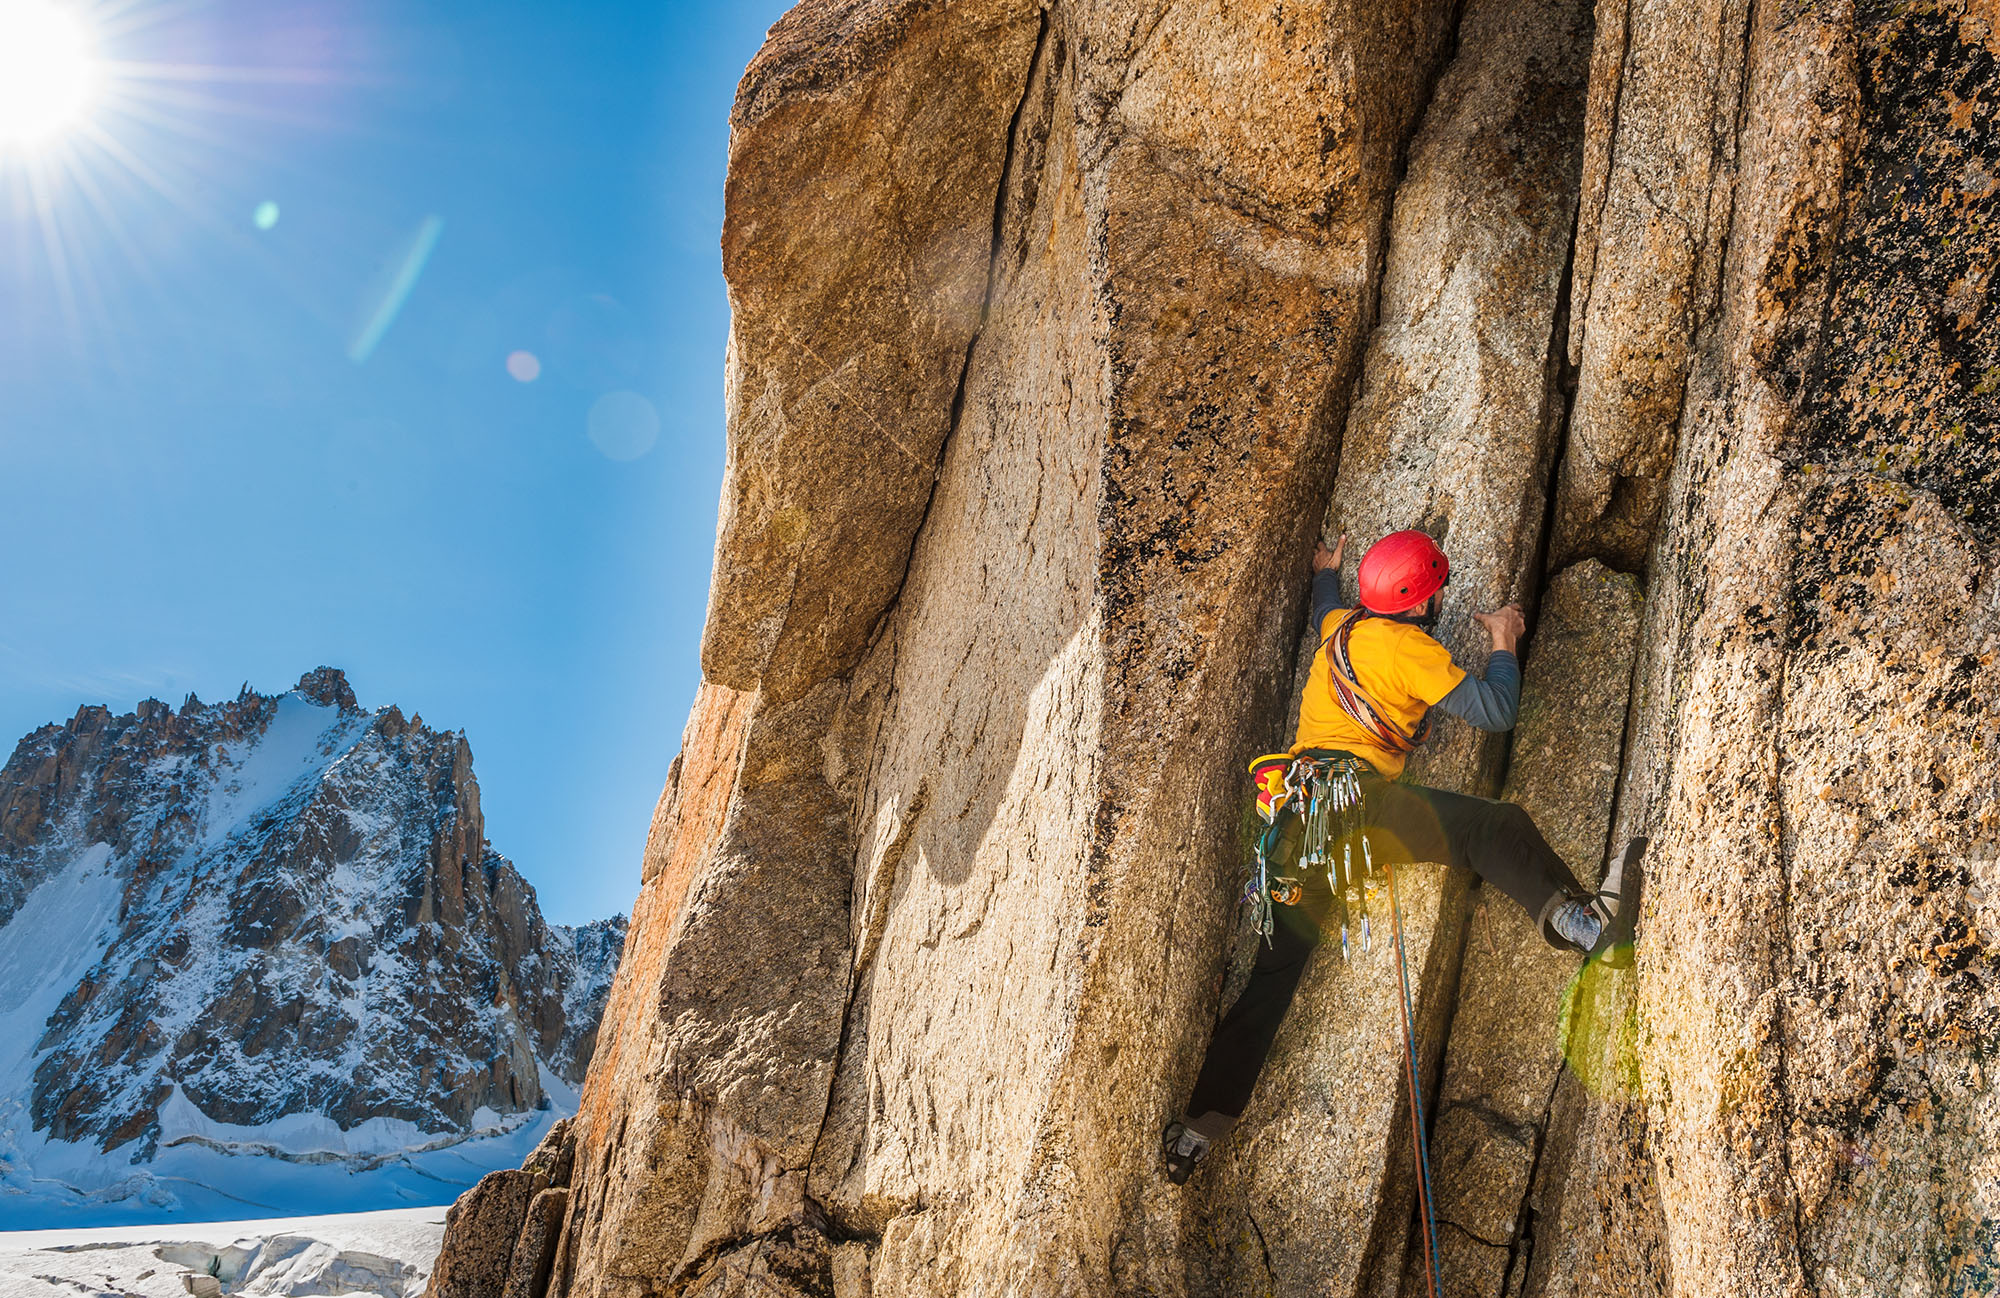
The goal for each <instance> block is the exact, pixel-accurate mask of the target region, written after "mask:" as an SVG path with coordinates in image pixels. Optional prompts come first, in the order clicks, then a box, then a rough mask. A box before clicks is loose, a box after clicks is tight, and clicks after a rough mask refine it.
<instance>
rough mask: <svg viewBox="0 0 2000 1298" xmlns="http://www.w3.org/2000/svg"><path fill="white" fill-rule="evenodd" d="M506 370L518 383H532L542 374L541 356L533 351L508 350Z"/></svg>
mask: <svg viewBox="0 0 2000 1298" xmlns="http://www.w3.org/2000/svg"><path fill="white" fill-rule="evenodd" d="M507 372H508V373H509V374H511V375H513V376H514V379H515V380H516V381H517V382H520V383H533V382H534V381H535V380H536V379H538V378H540V377H541V376H542V360H541V357H539V356H537V355H535V354H534V353H533V352H508V353H507Z"/></svg>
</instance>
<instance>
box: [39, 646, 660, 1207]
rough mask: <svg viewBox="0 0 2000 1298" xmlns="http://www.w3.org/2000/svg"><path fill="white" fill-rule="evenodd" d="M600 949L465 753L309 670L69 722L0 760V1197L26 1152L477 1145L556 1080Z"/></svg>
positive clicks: (575, 1067)
mask: <svg viewBox="0 0 2000 1298" xmlns="http://www.w3.org/2000/svg"><path fill="white" fill-rule="evenodd" d="M623 936H624V925H623V920H622V919H614V920H609V921H603V922H601V923H598V924H592V925H589V926H586V927H584V928H581V929H574V930H572V929H568V928H563V927H560V926H553V925H549V924H546V923H545V922H544V921H543V919H542V916H541V912H540V909H539V907H538V906H537V904H536V900H535V894H534V890H533V889H532V888H530V887H529V886H528V885H527V883H526V882H524V881H523V880H522V879H521V877H520V876H519V874H517V873H516V872H515V870H514V867H513V866H512V865H511V864H510V863H509V862H508V861H507V859H506V858H505V857H503V856H501V855H500V854H499V853H497V852H495V851H494V850H493V849H492V847H491V846H490V845H489V844H488V843H487V841H486V837H485V829H484V822H483V820H482V818H481V814H480V806H479V786H478V782H477V781H476V779H475V778H474V776H473V771H472V750H471V748H470V747H469V746H468V744H467V743H466V740H465V736H464V735H463V734H462V733H455V732H437V731H433V730H431V729H430V728H428V727H426V726H425V725H424V724H423V723H422V720H421V719H420V718H405V717H404V716H403V714H402V712H401V711H400V710H398V709H397V708H394V707H389V708H383V709H380V710H377V711H373V712H370V711H366V710H364V709H362V708H361V707H360V706H359V705H358V704H357V702H356V699H355V696H354V693H353V691H352V690H351V689H350V688H349V686H348V684H347V681H346V679H345V677H343V676H342V675H341V673H339V672H338V671H335V670H333V669H330V668H320V669H318V670H316V671H313V672H310V673H308V674H307V675H306V676H305V677H304V678H303V679H302V680H301V681H300V682H299V684H298V686H297V688H296V689H294V690H292V691H291V692H289V693H286V694H283V695H278V696H275V697H271V696H265V695H261V694H258V693H255V692H254V691H251V690H250V689H249V688H248V687H247V686H246V687H245V689H244V691H243V692H242V693H241V694H240V695H238V696H237V697H236V698H235V699H232V700H230V701H228V702H226V703H221V704H205V703H203V702H201V701H200V700H199V699H196V698H193V697H192V696H190V697H189V699H188V700H187V701H186V702H185V703H184V704H183V705H182V706H181V707H180V708H179V709H178V710H176V709H174V708H172V707H170V706H168V705H166V704H164V703H161V702H159V701H157V700H147V701H146V702H143V703H141V704H140V705H139V707H138V709H137V710H136V711H135V712H132V713H129V714H126V715H123V716H118V715H114V714H113V713H112V712H111V711H110V710H109V709H106V708H103V707H85V708H82V709H80V710H79V711H78V712H77V714H76V716H75V717H74V718H72V719H71V720H70V721H69V722H68V723H66V724H64V725H60V726H55V725H51V726H45V727H43V728H42V729H40V730H37V731H35V732H34V733H32V734H30V735H28V736H27V737H26V738H24V739H23V740H22V741H21V742H20V744H19V745H18V746H17V747H16V748H15V750H14V753H13V756H12V758H11V759H10V760H9V761H8V762H7V764H6V766H5V767H4V768H0V966H4V979H5V983H6V988H7V991H8V994H9V996H10V998H15V1004H13V1005H10V1006H9V1007H8V1010H7V1014H8V1021H9V1024H10V1028H13V1029H18V1030H19V1032H20V1034H21V1035H19V1036H16V1037H12V1038H11V1044H10V1050H12V1051H13V1052H14V1054H15V1056H16V1058H13V1059H9V1060H8V1061H6V1064H5V1067H4V1070H0V1071H4V1074H5V1079H6V1080H7V1082H8V1083H9V1086H8V1087H7V1090H8V1092H9V1093H8V1094H7V1095H6V1097H5V1099H6V1102H7V1104H8V1106H9V1110H10V1112H9V1118H10V1121H9V1122H8V1124H7V1125H8V1128H9V1140H10V1144H11V1146H12V1147H11V1148H10V1149H9V1150H7V1151H6V1152H8V1153H9V1154H10V1155H11V1157H10V1158H9V1159H8V1162H9V1163H10V1164H11V1165H12V1166H10V1168H9V1176H8V1180H9V1182H10V1183H11V1182H14V1181H21V1180H24V1179H25V1178H26V1177H27V1176H28V1175H29V1170H30V1168H31V1167H32V1165H33V1163H34V1162H35V1161H36V1160H35V1157H34V1155H33V1154H32V1152H31V1151H29V1150H28V1149H27V1148H26V1146H27V1145H28V1144H31V1143H33V1141H54V1142H71V1143H78V1144H83V1145H87V1146H90V1147H96V1148H102V1149H103V1150H105V1151H107V1152H111V1151H116V1152H117V1153H119V1154H120V1155H122V1156H126V1157H129V1158H130V1159H131V1160H132V1161H134V1162H143V1161H144V1160H147V1159H149V1158H151V1157H152V1156H153V1155H154V1154H155V1153H156V1152H157V1151H158V1150H159V1149H160V1148H161V1146H162V1145H163V1144H167V1145H171V1144H174V1143H177V1142H188V1141H193V1142H197V1143H204V1144H208V1145H210V1146H213V1147H216V1148H221V1149H229V1150H233V1151H236V1152H243V1153H266V1154H277V1155H279V1156H285V1157H299V1156H302V1155H301V1153H300V1152H299V1150H297V1149H295V1148H294V1146H296V1145H298V1144H299V1142H300V1140H301V1139H304V1143H305V1145H306V1146H308V1147H309V1148H308V1149H307V1150H306V1152H305V1154H304V1155H303V1156H305V1157H308V1159H309V1160H310V1159H311V1158H316V1157H326V1156H331V1155H328V1154H326V1153H324V1151H323V1147H324V1146H326V1145H327V1144H328V1142H327V1141H326V1140H323V1139H317V1138H308V1137H311V1135H312V1133H310V1132H308V1131H306V1129H305V1127H304V1126H301V1123H305V1124H306V1125H308V1126H309V1125H310V1124H311V1123H312V1122H318V1123H330V1124H331V1126H332V1127H333V1128H334V1129H336V1132H339V1131H347V1132H350V1133H352V1132H354V1131H355V1130H356V1129H360V1130H363V1131H373V1132H374V1133H375V1135H374V1136H373V1137H370V1138H369V1139H366V1140H360V1139H359V1137H354V1138H353V1139H350V1140H347V1141H345V1142H343V1141H342V1140H339V1139H335V1140H333V1141H332V1145H333V1147H334V1148H336V1149H338V1148H340V1147H341V1146H342V1145H343V1144H344V1143H345V1144H355V1141H356V1140H359V1144H358V1145H355V1148H356V1149H357V1150H358V1152H360V1153H364V1154H377V1155H388V1154H393V1153H394V1152H396V1150H398V1149H402V1148H407V1147H413V1146H423V1145H427V1144H436V1143H438V1142H440V1141H449V1140H452V1139H456V1138H462V1137H463V1136H465V1135H467V1134H471V1133H473V1132H475V1131H481V1130H492V1129H495V1128H504V1127H505V1126H507V1125H508V1124H509V1123H510V1122H514V1121H519V1120H520V1118H521V1116H522V1115H525V1114H528V1113H530V1112H532V1111H534V1110H535V1109H537V1108H538V1107H539V1106H541V1105H542V1104H543V1102H544V1092H545V1080H546V1079H551V1078H553V1079H561V1080H563V1081H566V1082H568V1083H572V1084H573V1083H575V1082H578V1081H580V1080H581V1079H582V1076H583V1072H584V1069H585V1066H586V1065H587V1063H588V1061H589V1058H590V1054H591V1050H592V1048H593V1045H594V1042H595V1037H596V1031H597V1020H598V1015H599V1014H600V1013H601V1009H602V1004H603V999H604V996H605V994H606V991H607V988H608V984H609V982H610V979H611V976H612V973H613V971H614V970H615V969H616V966H617V962H618V957H619V952H620V949H621V947H622V943H623ZM23 1014H26V1015H27V1017H28V1018H32V1019H34V1020H35V1021H33V1022H27V1021H25V1020H24V1021H23V1022H21V1023H14V1022H13V1019H14V1018H17V1017H21V1016H22V1015H23ZM43 1015H45V1017H43ZM377 1129H379V1130H377ZM31 1137H32V1139H31ZM363 1146H365V1148H363ZM377 1146H379V1148H377Z"/></svg>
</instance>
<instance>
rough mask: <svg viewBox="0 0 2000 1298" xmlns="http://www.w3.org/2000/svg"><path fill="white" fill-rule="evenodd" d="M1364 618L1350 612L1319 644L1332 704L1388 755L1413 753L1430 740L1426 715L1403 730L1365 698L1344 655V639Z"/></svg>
mask: <svg viewBox="0 0 2000 1298" xmlns="http://www.w3.org/2000/svg"><path fill="white" fill-rule="evenodd" d="M1367 616H1368V610H1367V609H1365V608H1357V609H1355V610H1353V611H1352V612H1350V613H1349V614H1348V615H1347V616H1346V617H1344V618H1342V619H1340V623H1339V625H1337V626H1335V627H1334V628H1333V630H1332V631H1331V632H1330V633H1329V634H1328V635H1327V637H1326V639H1324V640H1322V641H1320V645H1319V647H1320V648H1321V649H1323V650H1325V651H1326V668H1327V671H1326V678H1327V683H1328V684H1329V685H1330V686H1331V687H1332V689H1333V701H1334V702H1336V703H1338V704H1339V705H1340V710H1341V711H1342V712H1345V713H1346V714H1347V715H1348V716H1349V717H1350V718H1352V719H1353V721H1354V724H1355V725H1357V726H1360V727H1361V728H1362V729H1363V730H1365V731H1367V732H1368V733H1369V734H1371V735H1373V736H1374V737H1375V738H1376V739H1377V740H1378V741H1379V742H1380V743H1381V745H1382V746H1383V747H1384V748H1386V749H1388V750H1389V751H1390V752H1392V753H1408V752H1414V751H1416V747H1417V745H1419V744H1421V743H1423V742H1424V740H1426V739H1428V738H1430V734H1431V719H1430V717H1429V716H1428V715H1426V716H1425V717H1424V719H1423V720H1422V721H1419V722H1418V723H1417V728H1416V729H1415V730H1404V729H1403V728H1402V727H1401V726H1399V725H1397V724H1396V723H1395V722H1394V721H1392V720H1390V719H1389V718H1388V716H1386V715H1385V714H1384V713H1383V711H1382V709H1380V708H1378V707H1376V706H1375V700H1373V699H1371V698H1369V697H1368V693H1367V691H1366V690H1363V689H1362V688H1361V682H1360V680H1358V679H1357V678H1356V677H1355V675H1354V660H1353V658H1352V657H1351V656H1350V655H1349V653H1348V640H1349V639H1350V638H1352V636H1353V635H1354V628H1355V627H1356V626H1358V625H1360V623H1361V619H1362V618H1364V617H1367Z"/></svg>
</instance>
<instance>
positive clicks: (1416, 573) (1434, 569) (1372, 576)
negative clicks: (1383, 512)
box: [1355, 531, 1451, 613]
mask: <svg viewBox="0 0 2000 1298" xmlns="http://www.w3.org/2000/svg"><path fill="white" fill-rule="evenodd" d="M1355 576H1356V579H1357V580H1358V582H1359V584H1360V586H1361V603H1362V605H1363V606H1364V607H1365V608H1367V610H1368V611H1369V612H1370V613H1403V612H1407V611H1408V610H1410V609H1413V608H1415V607H1416V606H1417V605H1419V604H1421V603H1423V602H1424V601H1425V600H1427V599H1429V598H1430V597H1431V596H1432V595H1435V594H1436V593H1437V592H1438V591H1440V590H1443V589H1444V584H1445V582H1447V581H1449V580H1450V579H1451V560H1449V559H1447V558H1445V557H1444V551H1443V550H1440V549H1438V548H1437V542H1435V541H1433V540H1431V539H1430V538H1429V537H1428V536H1425V535H1424V534H1423V533H1422V532H1414V531H1413V532H1391V533H1389V535H1387V536H1385V537H1383V538H1382V539H1381V540H1379V541H1377V542H1376V543H1375V544H1373V545H1371V546H1369V547H1368V553H1366V554H1364V555H1362V556H1361V567H1360V568H1359V569H1357V570H1356V572H1355Z"/></svg>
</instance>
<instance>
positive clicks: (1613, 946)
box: [1590, 838, 1646, 969]
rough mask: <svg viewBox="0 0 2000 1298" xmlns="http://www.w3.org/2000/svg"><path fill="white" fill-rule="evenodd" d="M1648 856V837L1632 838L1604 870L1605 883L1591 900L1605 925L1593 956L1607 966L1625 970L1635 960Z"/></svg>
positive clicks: (1592, 949) (1592, 905)
mask: <svg viewBox="0 0 2000 1298" xmlns="http://www.w3.org/2000/svg"><path fill="white" fill-rule="evenodd" d="M1645 855H1646V840H1645V839H1644V838H1634V839H1631V840H1629V841H1628V842H1627V843H1626V844H1625V846H1624V847H1623V848H1622V849H1620V850H1619V853H1618V855H1617V856H1615V857H1613V858H1612V860H1611V864H1610V866H1609V867H1608V868H1606V870H1605V871H1604V884H1603V886H1602V887H1600V888H1599V889H1598V890H1597V896H1596V897H1595V898H1593V899H1592V900H1591V903H1590V909H1591V912H1592V913H1593V914H1595V915H1596V916H1597V918H1598V920H1599V921H1600V922H1601V923H1602V924H1603V926H1604V927H1603V931H1602V932H1601V933H1599V935H1598V938H1597V943H1596V945H1594V946H1592V947H1591V948H1590V958H1591V959H1592V960H1594V961H1597V962H1599V963H1601V964H1603V965H1604V967H1605V968H1607V969H1623V968H1625V967H1626V966H1627V965H1629V964H1631V963H1632V939H1633V935H1634V932H1635V930H1636V929H1637V927H1638V923H1639V893H1640V890H1641V889H1642V888H1643V887H1644V886H1645V882H1646V877H1645V871H1644V869H1643V868H1642V866H1641V864H1640V862H1641V861H1642V860H1643V858H1644V857H1645Z"/></svg>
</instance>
